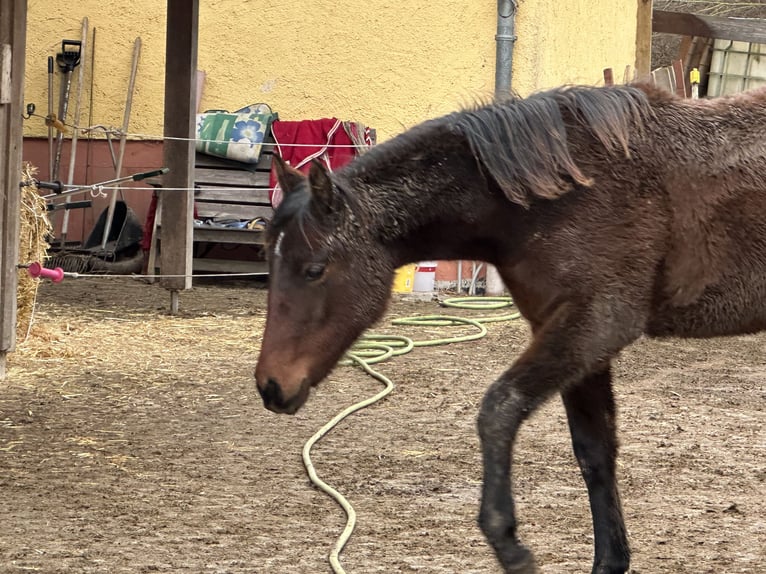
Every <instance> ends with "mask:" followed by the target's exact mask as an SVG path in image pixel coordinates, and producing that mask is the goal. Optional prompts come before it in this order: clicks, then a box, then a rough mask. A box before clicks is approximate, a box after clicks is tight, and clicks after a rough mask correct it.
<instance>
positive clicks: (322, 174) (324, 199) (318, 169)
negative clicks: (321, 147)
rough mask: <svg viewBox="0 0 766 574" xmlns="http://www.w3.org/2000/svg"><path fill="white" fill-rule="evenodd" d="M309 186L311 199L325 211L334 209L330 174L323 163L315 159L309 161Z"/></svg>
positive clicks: (334, 198) (334, 201)
mask: <svg viewBox="0 0 766 574" xmlns="http://www.w3.org/2000/svg"><path fill="white" fill-rule="evenodd" d="M309 187H310V188H311V199H312V201H315V202H316V204H317V205H318V206H322V207H323V208H324V209H325V210H326V211H329V212H332V211H334V207H335V203H336V195H335V190H334V189H333V186H332V180H331V179H330V174H329V173H328V171H327V168H326V167H325V166H324V164H323V163H322V162H321V161H319V160H316V159H315V160H312V161H311V167H310V168H309Z"/></svg>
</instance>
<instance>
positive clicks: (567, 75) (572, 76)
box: [514, 0, 637, 95]
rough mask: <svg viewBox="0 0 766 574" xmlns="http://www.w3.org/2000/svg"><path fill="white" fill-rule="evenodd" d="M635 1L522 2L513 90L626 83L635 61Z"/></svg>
mask: <svg viewBox="0 0 766 574" xmlns="http://www.w3.org/2000/svg"><path fill="white" fill-rule="evenodd" d="M636 11H637V4H636V0H588V2H567V4H566V9H563V8H562V3H561V2H560V1H557V0H521V2H520V5H519V12H518V15H517V19H516V29H517V35H518V37H519V41H518V43H517V46H516V50H515V53H514V89H515V90H516V91H517V92H519V93H520V94H522V95H526V94H529V93H530V92H532V91H535V90H539V89H543V88H550V87H553V86H557V85H561V84H587V85H593V84H596V85H601V84H603V69H604V68H610V67H611V68H613V69H614V77H615V81H616V82H622V78H623V74H624V71H625V67H626V66H627V65H630V66H634V65H635V59H636Z"/></svg>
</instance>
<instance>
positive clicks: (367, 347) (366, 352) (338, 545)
mask: <svg viewBox="0 0 766 574" xmlns="http://www.w3.org/2000/svg"><path fill="white" fill-rule="evenodd" d="M442 304H443V305H444V306H445V307H453V308H459V309H474V310H496V309H503V308H506V307H512V306H513V301H512V300H511V298H510V297H455V298H451V299H446V300H445V301H444V302H443V303H442ZM519 315H520V314H519V313H518V312H513V313H508V314H504V315H492V316H488V317H480V318H476V319H467V318H464V317H453V316H447V315H424V316H418V317H406V318H401V319H394V320H393V321H392V324H394V325H408V326H413V325H414V326H428V327H452V326H457V325H470V326H472V327H474V328H475V329H476V331H473V332H471V333H468V334H465V335H457V336H454V337H446V338H439V339H428V340H425V341H413V340H412V339H410V338H409V337H403V336H400V335H375V334H369V335H364V336H362V337H361V338H360V339H359V340H358V341H357V342H356V343H355V344H354V346H353V347H352V348H351V350H350V351H349V352H348V353H346V358H345V359H343V360H342V361H341V362H340V364H341V365H356V366H359V367H360V368H361V369H362V370H364V371H365V372H366V373H367V374H368V375H370V376H371V377H373V378H374V379H377V380H378V381H380V382H381V383H383V385H384V388H383V390H381V391H380V392H379V393H377V394H376V395H374V396H372V397H369V398H367V399H365V400H363V401H360V402H358V403H356V404H354V405H351V406H350V407H348V408H346V409H345V410H343V411H342V412H340V413H338V414H337V415H335V416H334V417H333V418H332V420H330V421H329V422H328V423H327V424H325V425H324V426H323V427H322V428H320V429H319V430H318V431H317V432H316V433H315V434H314V435H313V436H312V437H311V438H310V439H309V440H308V441H307V442H306V444H305V445H303V464H304V465H305V467H306V472H307V473H308V476H309V480H311V482H312V483H313V484H314V485H315V486H316V487H317V488H319V489H320V490H321V491H322V492H325V493H326V494H328V495H329V496H330V497H331V498H333V499H334V500H335V501H336V502H337V503H338V504H339V505H340V507H341V508H342V509H343V511H344V512H345V513H346V527H345V528H344V529H343V532H342V533H341V535H340V536H339V537H338V539H337V541H336V542H335V544H334V545H333V548H332V550H331V551H330V555H329V561H330V566H331V567H332V570H333V572H334V573H335V574H346V571H345V570H344V569H343V566H341V564H340V553H341V552H342V551H343V547H344V546H345V545H346V542H348V539H349V538H350V537H351V534H352V533H353V531H354V527H355V526H356V512H355V511H354V508H353V507H352V506H351V504H350V503H349V502H348V500H346V498H345V497H344V496H343V495H342V494H341V493H340V492H338V491H337V490H335V489H334V488H333V487H332V486H330V485H329V484H327V483H326V482H324V481H323V480H322V479H321V478H319V476H318V475H317V473H316V469H315V468H314V463H312V462H311V449H312V447H313V446H314V445H315V444H316V443H317V442H318V441H319V440H320V439H321V438H322V437H323V436H325V435H326V434H327V433H328V432H330V430H332V429H333V428H334V427H335V426H337V425H338V423H340V421H342V420H343V419H345V418H346V417H347V416H349V415H350V414H352V413H354V412H356V411H358V410H360V409H363V408H365V407H368V406H370V405H371V404H373V403H376V402H378V401H379V400H380V399H382V398H383V397H385V396H386V395H388V394H389V393H390V392H391V391H392V390H394V383H392V382H391V380H390V379H389V378H388V377H386V376H385V375H383V374H382V373H379V372H378V371H375V370H374V369H373V368H372V367H371V366H370V365H373V364H375V363H380V362H383V361H386V360H388V359H389V358H391V357H393V356H397V355H403V354H405V353H409V352H410V351H411V350H412V349H413V348H414V347H430V346H435V345H446V344H449V343H460V342H465V341H473V340H476V339H480V338H482V337H484V335H486V334H487V328H486V327H485V326H484V323H494V322H499V321H510V320H513V319H516V318H518V317H519Z"/></svg>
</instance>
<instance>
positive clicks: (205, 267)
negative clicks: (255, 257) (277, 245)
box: [194, 257, 269, 275]
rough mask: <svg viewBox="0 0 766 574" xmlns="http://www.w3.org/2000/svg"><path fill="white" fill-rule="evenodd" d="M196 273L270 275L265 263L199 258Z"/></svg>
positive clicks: (195, 266)
mask: <svg viewBox="0 0 766 574" xmlns="http://www.w3.org/2000/svg"><path fill="white" fill-rule="evenodd" d="M194 272H195V273H197V272H205V273H257V274H258V275H268V274H269V264H268V263H266V262H265V261H240V260H234V259H208V258H207V257H198V258H196V259H195V260H194Z"/></svg>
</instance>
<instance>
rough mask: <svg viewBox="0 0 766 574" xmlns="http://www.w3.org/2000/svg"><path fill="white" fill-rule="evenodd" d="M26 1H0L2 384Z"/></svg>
mask: <svg viewBox="0 0 766 574" xmlns="http://www.w3.org/2000/svg"><path fill="white" fill-rule="evenodd" d="M26 34H27V2H26V0H0V54H2V57H0V237H1V238H2V244H1V245H0V379H3V378H4V377H5V361H6V355H7V353H8V352H10V351H13V349H14V347H15V345H16V289H17V286H18V280H17V279H18V269H17V268H16V265H17V264H18V259H19V201H20V196H21V191H20V188H19V180H20V179H21V145H22V132H21V116H22V114H23V113H24V111H23V107H24V52H25V49H26Z"/></svg>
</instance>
